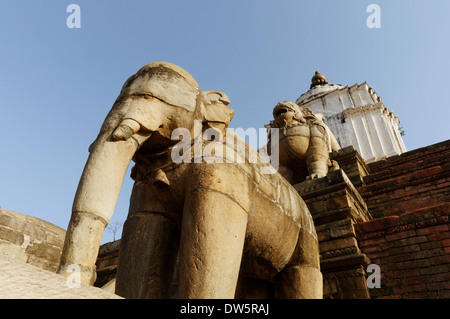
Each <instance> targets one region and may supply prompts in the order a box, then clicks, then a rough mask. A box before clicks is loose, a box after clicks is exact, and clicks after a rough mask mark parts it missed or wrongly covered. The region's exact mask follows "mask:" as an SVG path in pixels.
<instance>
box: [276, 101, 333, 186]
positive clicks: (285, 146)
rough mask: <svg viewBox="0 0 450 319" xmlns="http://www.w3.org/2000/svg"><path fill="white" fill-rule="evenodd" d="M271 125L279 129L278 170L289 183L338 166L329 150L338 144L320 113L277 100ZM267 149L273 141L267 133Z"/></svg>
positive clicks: (319, 174) (326, 171) (313, 176)
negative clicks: (331, 157)
mask: <svg viewBox="0 0 450 319" xmlns="http://www.w3.org/2000/svg"><path fill="white" fill-rule="evenodd" d="M273 117H274V120H273V121H271V122H270V124H269V127H270V128H278V129H279V138H278V141H276V142H278V143H279V165H280V166H279V172H280V173H281V174H282V175H283V176H284V177H285V178H286V179H287V180H288V181H289V182H290V183H291V184H295V183H299V182H303V181H304V180H306V179H312V178H320V177H323V176H325V175H326V174H327V173H328V171H329V170H334V169H337V168H338V164H337V162H335V161H331V160H330V156H329V153H330V152H332V151H335V150H339V149H340V146H339V143H338V142H337V140H336V138H335V137H334V136H333V134H332V133H331V131H330V129H329V128H328V127H327V126H326V125H325V123H324V122H323V115H322V114H314V113H313V112H312V111H311V110H310V109H308V108H305V107H300V106H298V105H297V104H295V103H294V102H291V101H284V102H280V103H278V104H277V105H276V106H275V108H274V109H273ZM268 138H269V142H268V150H270V149H271V145H270V144H271V143H274V141H273V140H272V137H271V135H270V133H269V136H268Z"/></svg>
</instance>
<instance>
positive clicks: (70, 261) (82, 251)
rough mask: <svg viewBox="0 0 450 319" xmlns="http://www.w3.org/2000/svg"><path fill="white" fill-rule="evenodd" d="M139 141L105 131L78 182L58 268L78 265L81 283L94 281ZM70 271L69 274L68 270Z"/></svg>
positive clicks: (63, 270)
mask: <svg viewBox="0 0 450 319" xmlns="http://www.w3.org/2000/svg"><path fill="white" fill-rule="evenodd" d="M137 149H138V144H137V142H136V141H135V140H134V139H132V138H130V139H127V140H121V141H113V140H111V139H110V138H109V136H107V135H106V134H103V135H101V136H99V138H98V139H97V140H96V142H95V144H94V145H93V147H92V150H91V153H90V155H89V158H88V160H87V163H86V165H85V168H84V171H83V174H82V176H81V179H80V182H79V184H78V189H77V192H76V195H75V199H74V202H73V207H72V217H71V220H70V223H69V226H68V229H67V234H66V240H65V244H64V248H63V253H62V256H61V263H60V267H59V270H58V272H59V273H61V274H64V273H66V272H67V271H69V270H71V265H77V266H79V267H80V269H79V270H80V271H81V283H84V284H90V285H92V284H93V283H94V281H95V266H94V265H95V261H96V258H97V255H98V250H99V247H100V242H101V240H102V237H103V232H104V229H105V227H106V225H107V224H108V223H109V221H110V219H111V217H112V215H113V213H114V208H115V205H116V202H117V199H118V197H119V193H120V189H121V187H122V183H123V180H124V177H125V174H126V172H127V169H128V166H129V164H130V162H131V160H132V158H133V155H134V154H135V152H136V151H137ZM66 275H67V274H66Z"/></svg>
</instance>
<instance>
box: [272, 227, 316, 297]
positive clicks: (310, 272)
mask: <svg viewBox="0 0 450 319" xmlns="http://www.w3.org/2000/svg"><path fill="white" fill-rule="evenodd" d="M278 276H279V284H278V285H277V289H276V294H275V296H276V298H280V299H322V297H323V279H322V273H321V272H320V260H319V245H318V242H317V239H316V237H315V236H313V235H311V234H310V233H309V232H308V231H307V230H306V228H304V227H303V228H302V229H301V231H300V235H299V239H298V242H297V247H296V250H295V252H294V255H293V257H292V259H291V262H290V263H289V264H288V265H287V266H286V267H285V268H284V269H283V270H282V271H281V272H280V274H279V275H278Z"/></svg>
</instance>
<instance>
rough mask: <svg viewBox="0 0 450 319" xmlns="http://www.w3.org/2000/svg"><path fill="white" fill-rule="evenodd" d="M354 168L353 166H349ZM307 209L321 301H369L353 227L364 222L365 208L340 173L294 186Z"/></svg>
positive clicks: (365, 261)
mask: <svg viewBox="0 0 450 319" xmlns="http://www.w3.org/2000/svg"><path fill="white" fill-rule="evenodd" d="M353 165H357V163H353ZM294 187H295V189H297V190H298V191H299V193H300V194H301V196H302V198H304V199H305V202H306V204H307V205H308V207H309V208H310V211H311V214H312V216H313V218H314V223H315V225H316V230H317V234H318V238H319V247H320V268H321V270H322V273H323V274H324V298H327V299H330V298H340V299H342V298H369V297H370V296H369V293H368V288H367V283H366V281H365V274H364V271H363V269H364V268H365V267H367V265H369V263H370V260H369V258H368V257H367V256H366V255H365V254H363V253H361V250H360V248H359V244H358V241H357V238H356V230H355V224H356V223H358V222H361V221H368V220H370V219H371V215H370V214H369V212H368V210H367V205H366V203H365V202H364V200H363V199H362V197H361V196H360V195H359V193H358V191H357V190H356V188H355V187H354V186H353V184H352V182H351V181H350V179H349V178H348V177H347V175H346V173H345V172H344V171H343V170H341V169H340V170H335V171H331V172H329V173H328V174H327V175H326V176H325V177H323V178H319V179H314V180H309V181H305V182H303V183H299V184H296V185H294Z"/></svg>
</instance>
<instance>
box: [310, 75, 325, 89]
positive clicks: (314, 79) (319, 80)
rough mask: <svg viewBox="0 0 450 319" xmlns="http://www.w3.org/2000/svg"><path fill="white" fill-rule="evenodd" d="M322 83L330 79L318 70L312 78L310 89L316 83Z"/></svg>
mask: <svg viewBox="0 0 450 319" xmlns="http://www.w3.org/2000/svg"><path fill="white" fill-rule="evenodd" d="M320 84H328V81H327V79H326V78H325V75H323V74H321V73H320V72H319V71H316V73H315V74H314V76H313V77H312V79H311V86H310V89H312V88H313V87H315V86H316V85H320Z"/></svg>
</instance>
